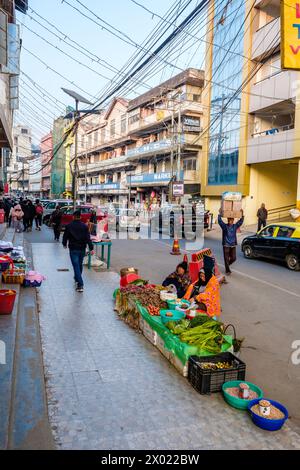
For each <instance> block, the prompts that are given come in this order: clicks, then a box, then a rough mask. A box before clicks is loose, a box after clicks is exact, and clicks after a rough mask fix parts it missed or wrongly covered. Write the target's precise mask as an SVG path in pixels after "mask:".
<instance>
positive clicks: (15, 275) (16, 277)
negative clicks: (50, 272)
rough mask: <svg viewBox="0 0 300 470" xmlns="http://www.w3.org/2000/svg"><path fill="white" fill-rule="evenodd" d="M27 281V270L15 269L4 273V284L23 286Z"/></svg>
mask: <svg viewBox="0 0 300 470" xmlns="http://www.w3.org/2000/svg"><path fill="white" fill-rule="evenodd" d="M24 279H25V270H24V269H19V268H14V269H10V270H9V271H6V272H5V273H2V282H3V284H23V282H24Z"/></svg>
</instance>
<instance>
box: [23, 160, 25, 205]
mask: <svg viewBox="0 0 300 470" xmlns="http://www.w3.org/2000/svg"><path fill="white" fill-rule="evenodd" d="M22 193H23V197H25V170H24V158H23V161H22Z"/></svg>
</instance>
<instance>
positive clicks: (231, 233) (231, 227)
mask: <svg viewBox="0 0 300 470" xmlns="http://www.w3.org/2000/svg"><path fill="white" fill-rule="evenodd" d="M221 213H222V210H221V209H220V213H219V217H218V223H219V225H220V227H221V229H222V232H223V234H222V245H223V253H224V262H225V271H226V274H231V270H230V266H231V265H232V264H233V263H234V262H235V261H236V247H237V236H236V233H237V230H238V229H239V228H240V227H241V226H242V225H243V223H244V213H243V211H242V218H241V219H240V220H239V221H238V222H237V223H236V224H235V223H234V219H227V224H225V222H223V220H222V217H221Z"/></svg>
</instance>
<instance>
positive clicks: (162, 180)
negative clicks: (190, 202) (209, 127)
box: [79, 69, 204, 203]
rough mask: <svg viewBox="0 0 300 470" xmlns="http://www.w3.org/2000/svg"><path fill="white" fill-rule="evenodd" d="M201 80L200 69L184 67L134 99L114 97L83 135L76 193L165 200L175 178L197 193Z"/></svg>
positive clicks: (139, 200)
mask: <svg viewBox="0 0 300 470" xmlns="http://www.w3.org/2000/svg"><path fill="white" fill-rule="evenodd" d="M203 86H204V72H202V71H200V70H196V69H188V70H186V71H184V72H182V73H180V74H178V75H176V76H175V77H173V78H171V79H170V80H167V81H166V82H164V83H162V84H160V85H159V86H157V87H155V88H153V89H151V90H149V91H148V92H147V93H145V94H143V95H141V96H139V97H137V98H136V99H134V100H132V101H127V100H125V99H124V98H120V97H119V98H115V99H114V100H113V101H112V103H111V105H110V106H109V108H108V110H107V111H106V112H103V113H102V114H101V115H100V116H99V117H98V120H97V124H96V125H95V126H94V127H91V128H89V129H88V130H87V131H86V132H85V133H84V135H83V136H82V137H81V140H82V142H83V147H82V149H81V151H80V152H79V155H80V157H81V162H80V182H79V194H80V195H81V196H82V197H83V195H84V194H87V195H89V196H90V197H91V199H92V201H93V202H95V203H99V202H101V203H104V202H107V201H112V202H119V203H126V202H127V201H128V199H129V198H130V199H131V201H132V202H137V203H145V202H147V203H150V202H161V203H164V202H166V201H167V200H168V199H169V193H170V192H169V188H170V183H171V181H172V180H173V179H177V181H182V182H184V187H185V195H186V196H187V197H192V196H198V197H199V195H200V176H199V175H200V173H199V169H200V161H201V158H200V157H201V140H200V137H199V135H200V130H201V126H202V115H203V108H202V104H201V93H202V88H203ZM94 119H95V118H94ZM86 183H87V184H86Z"/></svg>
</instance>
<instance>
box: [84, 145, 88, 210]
mask: <svg viewBox="0 0 300 470" xmlns="http://www.w3.org/2000/svg"><path fill="white" fill-rule="evenodd" d="M87 160H88V155H87V151H86V154H85V196H84V201H85V203H87Z"/></svg>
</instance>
